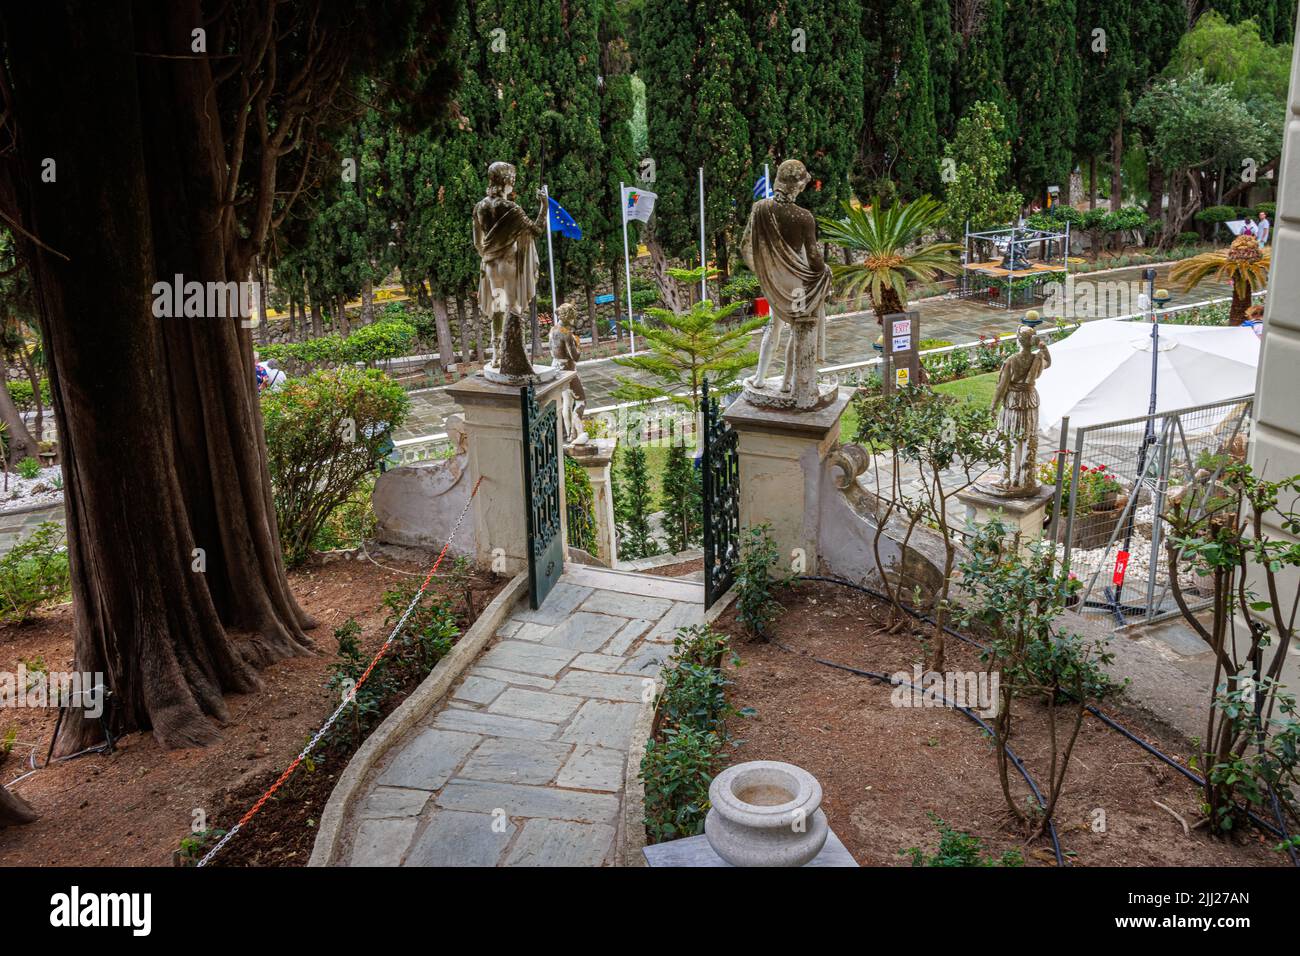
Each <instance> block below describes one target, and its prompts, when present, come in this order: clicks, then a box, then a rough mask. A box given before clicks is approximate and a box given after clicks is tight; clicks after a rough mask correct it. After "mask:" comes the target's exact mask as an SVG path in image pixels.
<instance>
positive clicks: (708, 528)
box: [700, 379, 740, 611]
mask: <svg viewBox="0 0 1300 956" xmlns="http://www.w3.org/2000/svg"><path fill="white" fill-rule="evenodd" d="M702 401H703V405H704V428H703V437H702V438H701V441H702V442H703V446H704V452H703V454H702V455H701V457H700V469H701V470H702V471H703V476H702V478H703V489H702V490H703V499H704V502H703V503H704V609H705V610H706V611H707V610H708V609H709V608H710V607H712V606H713V603H714V602H715V601H716V600H717V599H718V598H720V597H722V595H724V594H726V593H727V588H729V587H731V585H732V582H733V581H734V580H735V577H736V562H737V559H738V558H739V557H740V452H739V449H738V441H739V439H738V436H737V435H736V432H735V430H734V429H733V428H732V427H731V426H730V425H728V424H727V423H726V422H725V421H724V420H723V418H722V412H721V410H720V409H719V408H718V401H717V399H715V398H713V397H712V396H710V395H709V382H708V379H705V380H704V386H703V393H702Z"/></svg>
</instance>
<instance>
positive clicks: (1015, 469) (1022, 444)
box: [980, 325, 1052, 498]
mask: <svg viewBox="0 0 1300 956" xmlns="http://www.w3.org/2000/svg"><path fill="white" fill-rule="evenodd" d="M1016 341H1017V342H1019V344H1020V350H1019V351H1018V352H1016V353H1015V354H1014V355H1011V356H1009V357H1008V358H1007V360H1006V361H1005V362H1003V363H1002V371H1001V372H1000V373H999V374H998V385H997V391H996V392H995V393H994V396H993V411H995V412H996V411H997V410H998V407H999V406H1001V408H1002V412H1001V414H1000V415H999V416H998V432H999V434H1001V435H1002V436H1003V438H1005V439H1006V442H1007V450H1006V452H1005V455H1004V458H1003V460H1002V476H1001V477H1000V478H996V479H994V480H993V481H991V482H986V483H981V486H980V487H981V488H982V490H984V491H986V492H988V493H990V494H994V495H1001V496H1004V497H1009V498H1023V497H1028V496H1029V495H1033V494H1035V493H1036V492H1037V491H1038V384H1037V383H1038V377H1039V376H1040V375H1042V374H1043V370H1044V369H1046V368H1050V367H1051V365H1052V356H1051V353H1050V352H1048V351H1047V345H1046V344H1045V343H1044V342H1042V341H1041V340H1040V339H1039V338H1038V334H1037V333H1036V332H1035V331H1034V330H1033V329H1032V328H1030V327H1029V326H1027V325H1022V326H1021V327H1020V329H1019V331H1018V332H1017V333H1016Z"/></svg>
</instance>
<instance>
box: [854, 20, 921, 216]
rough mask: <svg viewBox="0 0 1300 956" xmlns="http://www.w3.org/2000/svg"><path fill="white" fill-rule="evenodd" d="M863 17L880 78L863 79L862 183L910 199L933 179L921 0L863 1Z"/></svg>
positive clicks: (883, 193)
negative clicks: (874, 43)
mask: <svg viewBox="0 0 1300 956" xmlns="http://www.w3.org/2000/svg"><path fill="white" fill-rule="evenodd" d="M866 19H867V21H868V22H867V26H866V29H867V30H869V31H870V33H871V35H874V36H879V37H881V38H882V40H881V47H880V49H879V53H878V60H877V62H876V64H875V65H876V66H877V67H878V68H883V70H884V76H874V77H873V76H868V78H867V86H868V90H867V97H868V99H867V129H866V134H865V136H864V141H865V148H864V153H863V157H862V160H863V165H864V170H863V172H864V174H865V176H866V181H865V182H864V183H862V186H865V187H866V188H867V189H870V190H871V191H872V192H873V193H879V194H880V195H882V196H884V197H885V198H889V197H890V195H891V193H893V192H894V191H897V193H898V195H900V196H901V197H903V198H907V199H911V198H914V197H915V196H918V195H920V194H921V193H925V192H933V191H935V189H936V186H937V185H938V182H939V135H938V127H937V125H936V123H935V116H934V94H933V90H932V87H931V85H930V56H929V52H928V50H927V48H926V36H925V15H924V11H923V10H922V7H921V0H899V2H893V0H869V3H868V9H867V17H866ZM876 90H879V92H876Z"/></svg>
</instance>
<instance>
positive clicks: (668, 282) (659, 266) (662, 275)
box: [643, 229, 690, 314]
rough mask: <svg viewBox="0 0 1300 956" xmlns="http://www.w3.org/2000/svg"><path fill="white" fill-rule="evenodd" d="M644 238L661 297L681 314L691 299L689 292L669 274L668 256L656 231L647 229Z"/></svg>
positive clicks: (669, 306)
mask: <svg viewBox="0 0 1300 956" xmlns="http://www.w3.org/2000/svg"><path fill="white" fill-rule="evenodd" d="M643 238H644V239H645V245H646V248H647V249H649V250H650V263H651V265H652V266H653V267H654V273H655V285H656V286H657V287H658V289H659V298H660V299H662V300H663V303H664V305H665V306H666V307H667V308H669V309H671V310H672V311H674V312H677V313H679V314H680V313H682V312H685V311H686V309H687V302H688V301H689V299H690V294H689V292H688V293H686V294H683V290H682V287H681V283H679V282H678V281H677V280H676V279H674V278H673V277H672V276H670V275H669V274H668V268H669V262H668V257H667V256H666V255H664V250H663V247H662V246H661V245H659V240H658V239H657V238H656V237H655V235H654V231H653V230H652V229H651V230H647V231H646V234H645V236H644V237H643Z"/></svg>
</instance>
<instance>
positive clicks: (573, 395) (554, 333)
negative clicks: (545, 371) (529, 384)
mask: <svg viewBox="0 0 1300 956" xmlns="http://www.w3.org/2000/svg"><path fill="white" fill-rule="evenodd" d="M577 318H578V309H577V307H576V306H575V305H574V304H573V303H572V302H565V303H564V304H563V305H561V306H560V307H559V308H558V309H557V310H556V312H555V324H554V325H553V326H552V327H551V337H550V345H551V367H552V368H556V369H561V370H563V371H566V372H577V370H578V358H579V356H580V355H581V353H580V352H579V351H578V336H577V335H576V334H575V333H574V331H573V325H574V323H575V321H576V320H577ZM586 410H587V392H586V390H585V389H584V388H583V387H582V379H580V378H578V376H577V375H574V376H573V378H572V379H570V380H569V387H568V388H566V389H565V390H564V394H563V395H562V396H560V421H561V422H562V423H563V428H564V443H565V444H566V445H585V444H586V443H587V441H588V437H587V432H586V429H584V428H583V426H582V413H583V412H585V411H586Z"/></svg>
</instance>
